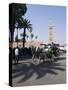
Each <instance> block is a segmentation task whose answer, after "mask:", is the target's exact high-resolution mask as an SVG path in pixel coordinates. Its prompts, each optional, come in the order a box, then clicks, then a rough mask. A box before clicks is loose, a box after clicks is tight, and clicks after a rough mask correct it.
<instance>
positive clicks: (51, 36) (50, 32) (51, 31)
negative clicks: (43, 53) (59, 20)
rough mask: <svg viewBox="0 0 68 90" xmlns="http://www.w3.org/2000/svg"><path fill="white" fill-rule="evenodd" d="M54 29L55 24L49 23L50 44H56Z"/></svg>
mask: <svg viewBox="0 0 68 90" xmlns="http://www.w3.org/2000/svg"><path fill="white" fill-rule="evenodd" d="M53 30H54V27H53V24H52V22H49V25H48V43H49V44H50V43H52V42H54V31H53Z"/></svg>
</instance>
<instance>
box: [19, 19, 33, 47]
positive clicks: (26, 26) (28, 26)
mask: <svg viewBox="0 0 68 90" xmlns="http://www.w3.org/2000/svg"><path fill="white" fill-rule="evenodd" d="M19 27H20V28H23V29H24V31H23V39H22V42H23V48H24V47H25V37H26V30H29V31H30V32H31V31H32V24H30V21H29V20H27V19H21V20H20V22H19Z"/></svg>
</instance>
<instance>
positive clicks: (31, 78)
mask: <svg viewBox="0 0 68 90" xmlns="http://www.w3.org/2000/svg"><path fill="white" fill-rule="evenodd" d="M12 68H13V71H12V72H13V73H12V76H13V86H26V85H27V86H28V85H47V84H61V83H65V82H66V55H65V54H64V55H62V56H60V57H59V58H58V57H57V58H56V59H55V61H54V62H45V63H41V64H39V65H37V64H34V63H33V61H32V60H31V59H27V60H20V61H19V64H18V65H14V64H13V66H12Z"/></svg>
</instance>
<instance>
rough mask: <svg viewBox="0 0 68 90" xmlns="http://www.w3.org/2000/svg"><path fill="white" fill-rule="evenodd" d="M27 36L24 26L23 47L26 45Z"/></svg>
mask: <svg viewBox="0 0 68 90" xmlns="http://www.w3.org/2000/svg"><path fill="white" fill-rule="evenodd" d="M25 36H26V28H24V33H23V48H24V47H25Z"/></svg>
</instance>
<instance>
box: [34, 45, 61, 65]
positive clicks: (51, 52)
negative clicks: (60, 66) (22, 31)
mask: <svg viewBox="0 0 68 90" xmlns="http://www.w3.org/2000/svg"><path fill="white" fill-rule="evenodd" d="M59 55H60V53H59V49H58V47H53V48H52V47H51V46H48V47H46V48H36V49H34V50H32V60H33V62H34V63H35V64H39V63H41V61H43V62H53V61H54V59H55V57H57V56H59Z"/></svg>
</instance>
